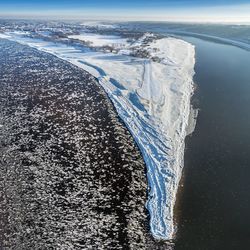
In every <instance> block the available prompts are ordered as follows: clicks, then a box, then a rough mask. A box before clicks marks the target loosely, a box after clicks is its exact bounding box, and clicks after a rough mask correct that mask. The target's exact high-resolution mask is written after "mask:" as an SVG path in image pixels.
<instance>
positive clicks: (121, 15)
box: [0, 0, 250, 23]
mask: <svg viewBox="0 0 250 250" xmlns="http://www.w3.org/2000/svg"><path fill="white" fill-rule="evenodd" d="M0 16H2V17H48V18H49V17H53V18H57V17H58V18H69V19H89V18H91V19H110V20H112V19H115V20H117V19H121V20H124V19H125V20H139V21H140V20H148V21H151V20H155V21H191V22H192V21H198V22H199V21H201V22H210V21H211V22H242V23H244V22H249V23H250V0H23V1H21V0H0Z"/></svg>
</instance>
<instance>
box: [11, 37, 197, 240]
mask: <svg viewBox="0 0 250 250" xmlns="http://www.w3.org/2000/svg"><path fill="white" fill-rule="evenodd" d="M8 35H9V36H11V39H12V40H15V41H17V42H20V43H24V44H27V45H29V46H32V47H35V48H37V49H40V50H42V51H46V52H48V53H51V54H54V55H56V56H58V57H60V58H62V59H64V60H66V61H69V62H71V63H73V64H74V65H77V66H79V67H80V68H83V69H84V70H86V71H88V72H90V73H91V74H93V75H94V76H95V77H97V78H98V80H99V83H100V84H101V85H102V86H103V88H104V89H105V91H106V92H107V94H108V95H109V97H110V99H111V100H112V102H113V103H114V105H115V108H116V110H117V112H118V114H119V116H120V117H121V118H122V120H123V121H124V122H125V124H126V126H127V127H128V129H129V130H130V131H131V134H132V135H133V137H134V139H135V141H136V142H137V144H138V146H139V147H140V150H141V152H142V155H143V158H144V160H145V163H146V165H147V177H148V185H149V194H148V201H147V204H146V207H147V209H148V211H149V213H150V228H151V232H152V234H153V236H154V237H155V238H157V239H164V240H170V239H173V237H174V234H175V225H174V220H173V219H174V211H173V210H174V204H175V200H176V193H177V189H178V184H179V181H180V177H181V173H182V168H183V156H184V146H185V145H184V143H185V137H186V135H187V128H188V123H189V114H190V99H191V96H192V93H193V75H194V64H195V57H194V55H195V50H194V46H193V45H191V44H189V43H187V42H185V41H183V40H179V39H176V38H162V39H157V40H155V41H153V42H150V43H149V44H147V45H148V46H145V47H144V48H143V49H144V50H147V51H148V52H149V53H150V55H151V57H150V58H153V57H157V58H158V60H157V61H154V60H151V59H149V58H137V57H132V56H129V55H123V54H121V53H118V54H112V53H103V52H89V51H88V52H84V51H80V50H79V49H76V48H74V47H73V46H66V45H63V44H60V43H53V42H46V41H42V40H34V39H29V38H25V37H21V36H20V35H16V34H10V33H9V34H8ZM90 37H92V35H91V36H90ZM93 37H94V38H93V39H92V42H93V43H94V44H95V45H96V46H99V45H100V44H102V45H103V40H104V41H105V39H102V38H100V37H101V36H99V35H93ZM74 38H75V37H74ZM99 38H100V39H99ZM111 40H112V39H111ZM114 40H115V39H114ZM140 42H141V41H139V42H138V43H137V44H136V46H140ZM105 44H107V42H106V41H105ZM128 49H129V48H128V47H127V50H128Z"/></svg>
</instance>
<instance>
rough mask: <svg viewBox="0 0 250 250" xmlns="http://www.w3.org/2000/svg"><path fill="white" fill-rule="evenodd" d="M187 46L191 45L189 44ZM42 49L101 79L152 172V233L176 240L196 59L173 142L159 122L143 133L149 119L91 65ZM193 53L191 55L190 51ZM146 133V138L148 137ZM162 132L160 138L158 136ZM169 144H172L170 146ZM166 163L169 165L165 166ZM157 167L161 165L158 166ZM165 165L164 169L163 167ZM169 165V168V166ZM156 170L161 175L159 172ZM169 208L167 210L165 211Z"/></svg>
mask: <svg viewBox="0 0 250 250" xmlns="http://www.w3.org/2000/svg"><path fill="white" fill-rule="evenodd" d="M171 39H172V38H171ZM176 40H177V39H176ZM183 42H184V41H183ZM184 43H185V44H188V43H186V42H184ZM28 45H29V46H31V47H32V44H28ZM33 46H34V44H33ZM34 47H35V46H34ZM64 48H65V49H68V48H67V47H64ZM190 48H191V47H190ZM192 48H193V46H192ZM38 49H40V50H44V51H45V52H48V53H51V54H54V55H56V56H57V57H59V58H61V59H63V60H66V61H69V62H71V63H73V64H75V65H76V66H78V67H81V68H83V69H84V70H87V71H89V72H90V73H92V74H93V75H94V76H95V77H97V78H98V80H99V83H100V84H101V85H102V86H103V87H104V89H105V91H106V93H107V94H108V95H109V97H110V99H111V100H112V102H113V104H114V105H115V107H116V110H117V112H118V114H119V116H120V117H121V119H122V120H123V121H124V123H125V124H126V126H127V128H128V129H129V131H130V132H131V134H132V135H133V137H134V139H135V141H136V143H137V145H138V146H139V148H140V149H141V153H142V155H143V158H144V161H145V162H146V165H147V168H148V170H147V176H148V184H149V188H150V189H149V194H148V195H149V200H148V201H147V205H146V206H147V209H148V211H149V214H150V228H151V233H152V234H153V236H154V237H155V238H156V239H160V240H169V239H172V238H173V235H174V231H175V229H174V223H173V220H174V212H173V209H174V205H175V200H176V193H177V189H178V186H179V182H180V179H181V173H182V169H183V157H184V147H185V144H184V141H185V137H186V135H187V134H186V133H187V130H186V129H187V126H188V125H187V124H189V119H190V113H191V111H190V98H191V95H192V91H193V85H192V84H193V81H192V80H191V79H190V78H189V77H190V76H191V78H192V77H193V74H194V72H193V66H192V65H193V64H194V58H193V57H194V56H192V55H189V57H188V59H189V60H191V61H190V62H189V63H190V65H191V68H190V69H189V70H188V74H189V77H188V81H187V82H186V84H188V85H187V86H186V87H187V89H184V90H182V91H184V92H183V93H185V101H184V102H181V105H183V107H182V108H184V113H183V116H182V121H181V124H180V125H181V127H180V128H178V129H180V130H179V132H178V135H176V136H177V137H176V138H175V137H173V138H171V137H170V140H169V139H166V137H165V136H164V135H163V133H164V131H166V130H165V129H164V128H159V127H158V126H156V127H155V122H152V120H147V122H148V123H147V124H148V125H149V126H148V127H147V128H146V131H143V130H144V129H145V128H143V127H141V124H140V123H141V122H142V123H145V122H146V121H145V120H144V119H145V117H144V118H143V119H142V120H137V118H138V114H140V110H138V109H136V110H134V107H133V105H132V106H131V104H130V103H129V102H128V100H127V99H126V98H121V90H120V89H117V88H115V87H114V85H113V84H112V83H110V81H109V79H110V78H107V77H106V76H102V77H100V76H99V75H98V74H97V73H98V72H96V68H95V69H94V70H93V69H91V71H90V69H89V67H90V66H92V65H91V64H89V65H90V66H89V65H86V64H83V63H81V62H80V61H79V60H74V59H72V58H68V57H67V53H66V54H65V55H66V56H65V55H64V54H61V55H60V54H59V53H58V52H54V51H49V49H48V48H46V46H45V48H44V49H43V45H42V44H39V45H38ZM59 52H60V51H59ZM189 53H191V52H190V51H189ZM191 54H192V53H191ZM98 56H99V55H98ZM86 66H87V67H86ZM153 66H154V65H153ZM185 76H186V75H185ZM150 83H151V82H150ZM179 84H183V83H182V82H179ZM180 86H182V85H180ZM176 87H177V86H175V88H176ZM182 87H183V86H182ZM175 88H174V91H180V89H175ZM173 93H174V95H175V94H176V93H177V94H178V92H173ZM128 107H129V112H128ZM146 118H147V117H146ZM147 119H148V118H147ZM178 124H179V123H178ZM145 125H146V124H145ZM157 127H158V128H157ZM155 128H157V130H155ZM174 131H175V130H174ZM145 132H146V134H144V133H145ZM159 132H160V134H158V133H159ZM148 133H149V134H148ZM172 133H174V134H175V132H172ZM179 133H180V134H179ZM150 134H152V135H153V137H151V135H150ZM157 134H158V135H157ZM156 135H157V136H156ZM148 136H149V137H148ZM156 137H157V138H158V139H160V140H158V141H157V143H156V144H154V145H153V148H145V145H148V142H149V141H152V138H156ZM164 138H165V139H164ZM153 140H155V139H153ZM172 140H173V141H172ZM166 142H168V143H167V144H166ZM169 143H170V146H171V144H172V143H173V144H172V147H173V148H174V152H175V153H174V152H173V151H171V155H169V154H168V153H167V152H169V149H168V147H166V146H169ZM155 146H156V148H155ZM156 149H157V150H160V151H159V152H158V153H157V154H155V153H156V152H157V151H155V150H156ZM148 150H149V151H148ZM162 150H163V151H162ZM166 153H167V154H166ZM155 156H157V157H160V158H159V159H157V158H154V157H155ZM166 156H167V159H164V158H165V157H166ZM161 158H162V159H161ZM155 160H156V161H155ZM159 160H160V162H159ZM165 160H167V161H166V162H165ZM155 163H157V165H155ZM163 163H164V165H162V164H163ZM166 163H167V165H165V164H166ZM156 166H157V167H156ZM164 166H165V167H164ZM166 166H168V167H167V168H166ZM156 170H157V171H158V172H155V171H156ZM157 186H158V187H157ZM155 188H159V190H158V191H157V190H156V189H155ZM162 192H163V193H162ZM162 195H163V196H162ZM152 198H154V199H152ZM159 201H161V203H162V205H160V204H158V202H159ZM166 205H167V207H165V206H166Z"/></svg>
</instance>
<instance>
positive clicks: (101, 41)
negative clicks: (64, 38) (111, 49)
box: [69, 33, 127, 47]
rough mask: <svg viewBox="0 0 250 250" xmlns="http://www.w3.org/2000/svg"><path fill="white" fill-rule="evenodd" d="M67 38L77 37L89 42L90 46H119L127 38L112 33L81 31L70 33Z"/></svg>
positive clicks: (123, 43)
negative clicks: (78, 33) (100, 33)
mask: <svg viewBox="0 0 250 250" xmlns="http://www.w3.org/2000/svg"><path fill="white" fill-rule="evenodd" d="M69 38H73V39H77V40H80V41H84V42H87V43H89V44H90V45H91V46H96V47H102V46H116V47H121V46H124V45H125V44H126V43H127V39H123V38H121V37H119V36H113V35H98V34H93V33H82V34H80V35H70V36H69Z"/></svg>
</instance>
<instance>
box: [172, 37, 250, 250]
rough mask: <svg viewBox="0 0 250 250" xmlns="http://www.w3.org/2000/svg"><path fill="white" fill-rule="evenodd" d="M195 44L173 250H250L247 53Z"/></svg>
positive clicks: (249, 82) (249, 54) (249, 61)
mask: <svg viewBox="0 0 250 250" xmlns="http://www.w3.org/2000/svg"><path fill="white" fill-rule="evenodd" d="M184 39H185V40H187V41H189V42H191V43H193V44H194V45H195V46H196V68H195V71H196V75H195V82H196V83H197V85H198V90H197V92H196V95H195V98H194V99H195V102H196V105H197V100H198V107H199V108H200V113H199V117H198V121H197V126H196V129H195V132H194V134H193V135H192V136H191V137H189V138H188V139H187V141H186V152H185V168H184V188H183V191H182V193H181V195H180V204H179V206H180V211H181V214H180V218H179V231H178V238H177V241H176V247H175V249H176V250H217V249H218V250H224V249H225V250H245V249H246V250H247V249H250V52H248V51H245V50H243V49H240V48H237V47H234V46H230V45H223V44H219V43H215V42H208V41H204V40H200V39H197V38H191V37H189V38H184Z"/></svg>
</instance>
